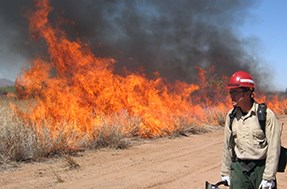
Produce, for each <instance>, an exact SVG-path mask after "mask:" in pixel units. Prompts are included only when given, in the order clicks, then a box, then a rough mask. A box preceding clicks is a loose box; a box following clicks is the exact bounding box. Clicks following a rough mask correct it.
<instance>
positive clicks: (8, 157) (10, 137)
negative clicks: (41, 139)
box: [0, 103, 40, 163]
mask: <svg viewBox="0 0 287 189" xmlns="http://www.w3.org/2000/svg"><path fill="white" fill-rule="evenodd" d="M0 111H1V114H0V161H1V162H2V163H7V162H9V161H27V160H31V159H34V158H35V157H38V156H39V147H40V146H39V143H38V140H37V136H36V134H35V132H34V131H33V130H32V129H31V128H29V127H25V126H24V125H23V123H22V122H21V120H19V119H18V118H17V117H15V115H14V113H13V111H12V110H11V108H10V107H9V106H8V105H7V104H6V105H5V103H2V104H1V106H0Z"/></svg>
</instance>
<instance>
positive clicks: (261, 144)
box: [221, 103, 281, 180]
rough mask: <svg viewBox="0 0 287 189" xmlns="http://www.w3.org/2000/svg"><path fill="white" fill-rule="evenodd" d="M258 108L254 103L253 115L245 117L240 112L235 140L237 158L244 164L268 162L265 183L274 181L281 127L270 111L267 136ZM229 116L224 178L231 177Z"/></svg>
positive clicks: (234, 134)
mask: <svg viewBox="0 0 287 189" xmlns="http://www.w3.org/2000/svg"><path fill="white" fill-rule="evenodd" d="M257 109H258V104H257V103H253V106H252V108H251V109H250V111H249V112H248V113H247V114H246V115H243V114H242V112H241V111H240V110H239V109H238V111H236V114H235V118H234V120H233V123H232V136H233V138H234V142H235V147H234V150H235V154H236V156H237V158H239V159H242V160H261V159H266V164H265V170H264V173H263V179H268V180H271V179H274V178H275V175H276V172H277V166H278V159H279V155H280V146H281V139H280V137H281V127H280V126H279V123H278V120H277V118H276V116H275V114H274V113H273V111H272V110H270V109H269V108H267V116H266V128H265V134H264V132H263V130H262V129H261V127H260V124H259V121H258V117H257ZM231 111H232V110H230V112H229V113H228V115H229V114H230V113H231ZM228 115H227V117H226V122H225V131H224V150H223V158H222V162H221V175H225V176H227V175H230V172H231V169H230V166H231V156H232V154H231V149H230V145H229V144H230V134H231V130H230V128H229V123H230V118H229V116H228Z"/></svg>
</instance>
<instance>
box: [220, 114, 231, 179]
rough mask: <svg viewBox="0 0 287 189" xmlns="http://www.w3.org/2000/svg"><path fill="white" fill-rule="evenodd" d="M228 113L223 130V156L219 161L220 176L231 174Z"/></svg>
mask: <svg viewBox="0 0 287 189" xmlns="http://www.w3.org/2000/svg"><path fill="white" fill-rule="evenodd" d="M229 113H230V112H229ZM229 113H228V114H227V116H226V119H225V120H226V121H225V128H224V140H223V154H222V159H221V175H222V176H230V174H231V167H230V166H231V152H230V150H231V149H230V145H229V144H230V136H231V130H230V129H229V124H230V118H229V116H228V115H229Z"/></svg>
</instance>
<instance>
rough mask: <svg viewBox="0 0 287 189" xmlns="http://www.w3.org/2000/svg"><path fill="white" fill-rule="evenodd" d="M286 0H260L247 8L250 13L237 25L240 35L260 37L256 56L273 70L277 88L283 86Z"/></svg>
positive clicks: (286, 67)
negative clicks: (240, 25)
mask: <svg viewBox="0 0 287 189" xmlns="http://www.w3.org/2000/svg"><path fill="white" fill-rule="evenodd" d="M286 8H287V1H286V0H274V1H271V0H262V1H261V3H259V4H258V5H257V6H254V7H253V8H252V9H251V10H250V14H251V15H250V17H248V20H246V22H245V23H244V25H243V27H242V28H241V32H242V35H243V36H246V37H252V36H253V37H256V38H258V39H259V41H260V51H259V53H260V57H261V58H262V59H263V60H264V61H265V62H266V63H267V64H268V65H269V67H270V72H273V73H272V75H273V81H272V82H273V84H274V88H275V89H277V90H283V91H285V90H286V88H287V64H286V62H287V9H286Z"/></svg>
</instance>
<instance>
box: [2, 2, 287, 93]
mask: <svg viewBox="0 0 287 189" xmlns="http://www.w3.org/2000/svg"><path fill="white" fill-rule="evenodd" d="M1 2H2V1H1ZM51 2H52V3H53V4H54V5H55V7H56V10H58V11H59V10H60V11H59V12H61V10H64V11H63V12H64V13H65V17H67V18H68V19H72V20H75V23H76V24H77V25H78V27H75V28H76V29H80V30H79V31H77V32H76V33H77V34H80V35H79V37H80V38H81V39H82V38H83V39H84V40H86V41H90V42H91V44H106V45H107V46H106V47H107V48H106V49H103V48H102V49H101V47H102V46H96V48H98V47H99V48H98V49H97V52H102V53H103V54H104V55H107V56H112V57H115V58H116V59H117V60H119V63H121V62H125V61H132V62H131V63H133V65H135V66H139V67H141V66H144V68H145V69H149V70H148V71H149V72H150V73H153V72H154V71H158V70H159V72H161V74H164V73H165V75H164V76H168V77H170V78H176V79H179V80H184V79H186V80H187V81H190V80H193V79H194V78H193V77H195V76H192V75H194V74H193V73H194V71H193V70H194V66H197V65H200V66H203V67H204V66H205V65H207V66H209V65H210V62H212V63H214V64H216V65H218V67H219V68H220V69H221V70H219V71H220V72H222V73H223V74H231V72H233V71H235V70H236V69H239V68H241V69H243V68H246V69H247V70H249V71H251V72H253V73H252V75H253V74H254V75H253V76H254V77H256V79H261V80H260V81H262V80H264V81H263V83H264V82H265V83H268V84H269V85H271V86H272V87H271V88H272V90H280V91H285V90H286V88H287V74H286V73H285V72H286V70H287V64H285V60H287V52H286V51H287V48H286V44H287V38H286V35H287V23H286V22H287V19H286V18H287V11H286V10H285V9H286V7H287V1H286V0H274V1H271V0H256V1H255V0H254V1H249V0H233V1H229V0H216V1H209V0H204V1H199V0H192V1H191V0H180V1H177V3H176V4H174V1H167V0H165V1H163V0H157V1H129V0H125V1H108V0H107V1H104V0H97V1H93V2H92V1H88V0H86V1H85V0H83V1H81V3H79V2H78V1H70V0H69V1H67V0H51ZM67 2H69V3H68V4H67ZM95 2H96V3H95ZM134 2H138V3H134ZM143 2H147V4H145V5H144V6H146V7H152V8H153V9H149V10H153V11H154V12H156V11H158V12H159V13H160V14H159V15H157V14H154V13H153V11H150V12H148V11H146V10H145V9H144V8H139V6H140V7H143V4H141V3H143ZM215 2H216V3H215ZM253 2H255V3H253ZM91 3H92V4H91ZM99 3H100V4H99ZM2 5H3V6H1V7H0V30H1V34H2V35H0V78H7V79H9V80H11V81H14V80H15V79H16V77H17V76H19V74H20V73H21V70H22V69H23V68H25V67H26V66H27V64H28V63H29V62H31V60H29V58H31V56H30V53H31V52H34V51H33V48H30V47H31V46H33V44H30V43H31V40H29V37H28V36H29V34H28V29H27V27H28V26H27V20H26V18H22V17H23V15H22V16H21V14H20V13H19V12H20V11H19V10H22V9H21V8H22V7H25V6H28V7H31V6H32V0H13V1H11V0H3V4H2ZM119 7H120V9H118V8H119ZM245 9H247V11H245ZM171 10H172V11H171ZM16 11H17V12H16ZM107 14H108V16H107ZM119 15H121V16H119ZM227 15H229V16H227ZM142 16H144V18H142ZM89 18H91V19H89ZM95 18H97V19H95ZM141 19H143V20H141ZM198 21H199V22H198ZM92 24H95V25H94V26H92ZM161 24H163V25H161ZM75 28H73V29H75ZM143 28H144V29H143ZM166 28H168V29H169V30H166ZM231 28H236V31H237V30H238V31H239V33H240V35H241V36H242V41H239V40H237V39H238V38H237V36H235V34H234V33H233V31H231V30H230V29H231ZM125 32H126V33H125ZM115 33H116V34H118V35H115ZM158 33H160V34H161V35H158ZM127 34H128V35H127ZM187 41H188V43H187ZM242 43H243V44H242ZM244 43H246V44H247V46H248V48H249V52H247V53H246V52H245V49H244V48H242V45H244ZM248 43H252V45H248ZM253 43H254V44H253ZM119 49H120V51H119ZM138 49H140V51H139V50H138ZM253 51H254V52H255V53H254V58H252V57H251V58H250V56H252V54H253ZM107 52H110V53H109V54H108V53H107ZM240 54H241V55H242V56H241V57H240ZM218 55H219V56H218ZM238 56H239V57H238ZM27 57H28V58H27ZM222 57H223V58H222ZM230 57H231V58H230ZM253 59H254V61H253ZM126 63H127V64H125V65H124V66H129V65H131V63H130V62H126ZM248 64H254V65H252V66H248ZM118 65H120V66H122V64H118ZM258 65H259V66H258ZM260 65H262V69H261V70H260ZM263 65H264V66H263ZM266 65H267V66H266ZM255 69H256V70H255ZM261 73H262V74H261ZM266 73H267V74H266ZM260 75H261V76H260ZM267 75H268V77H267Z"/></svg>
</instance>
